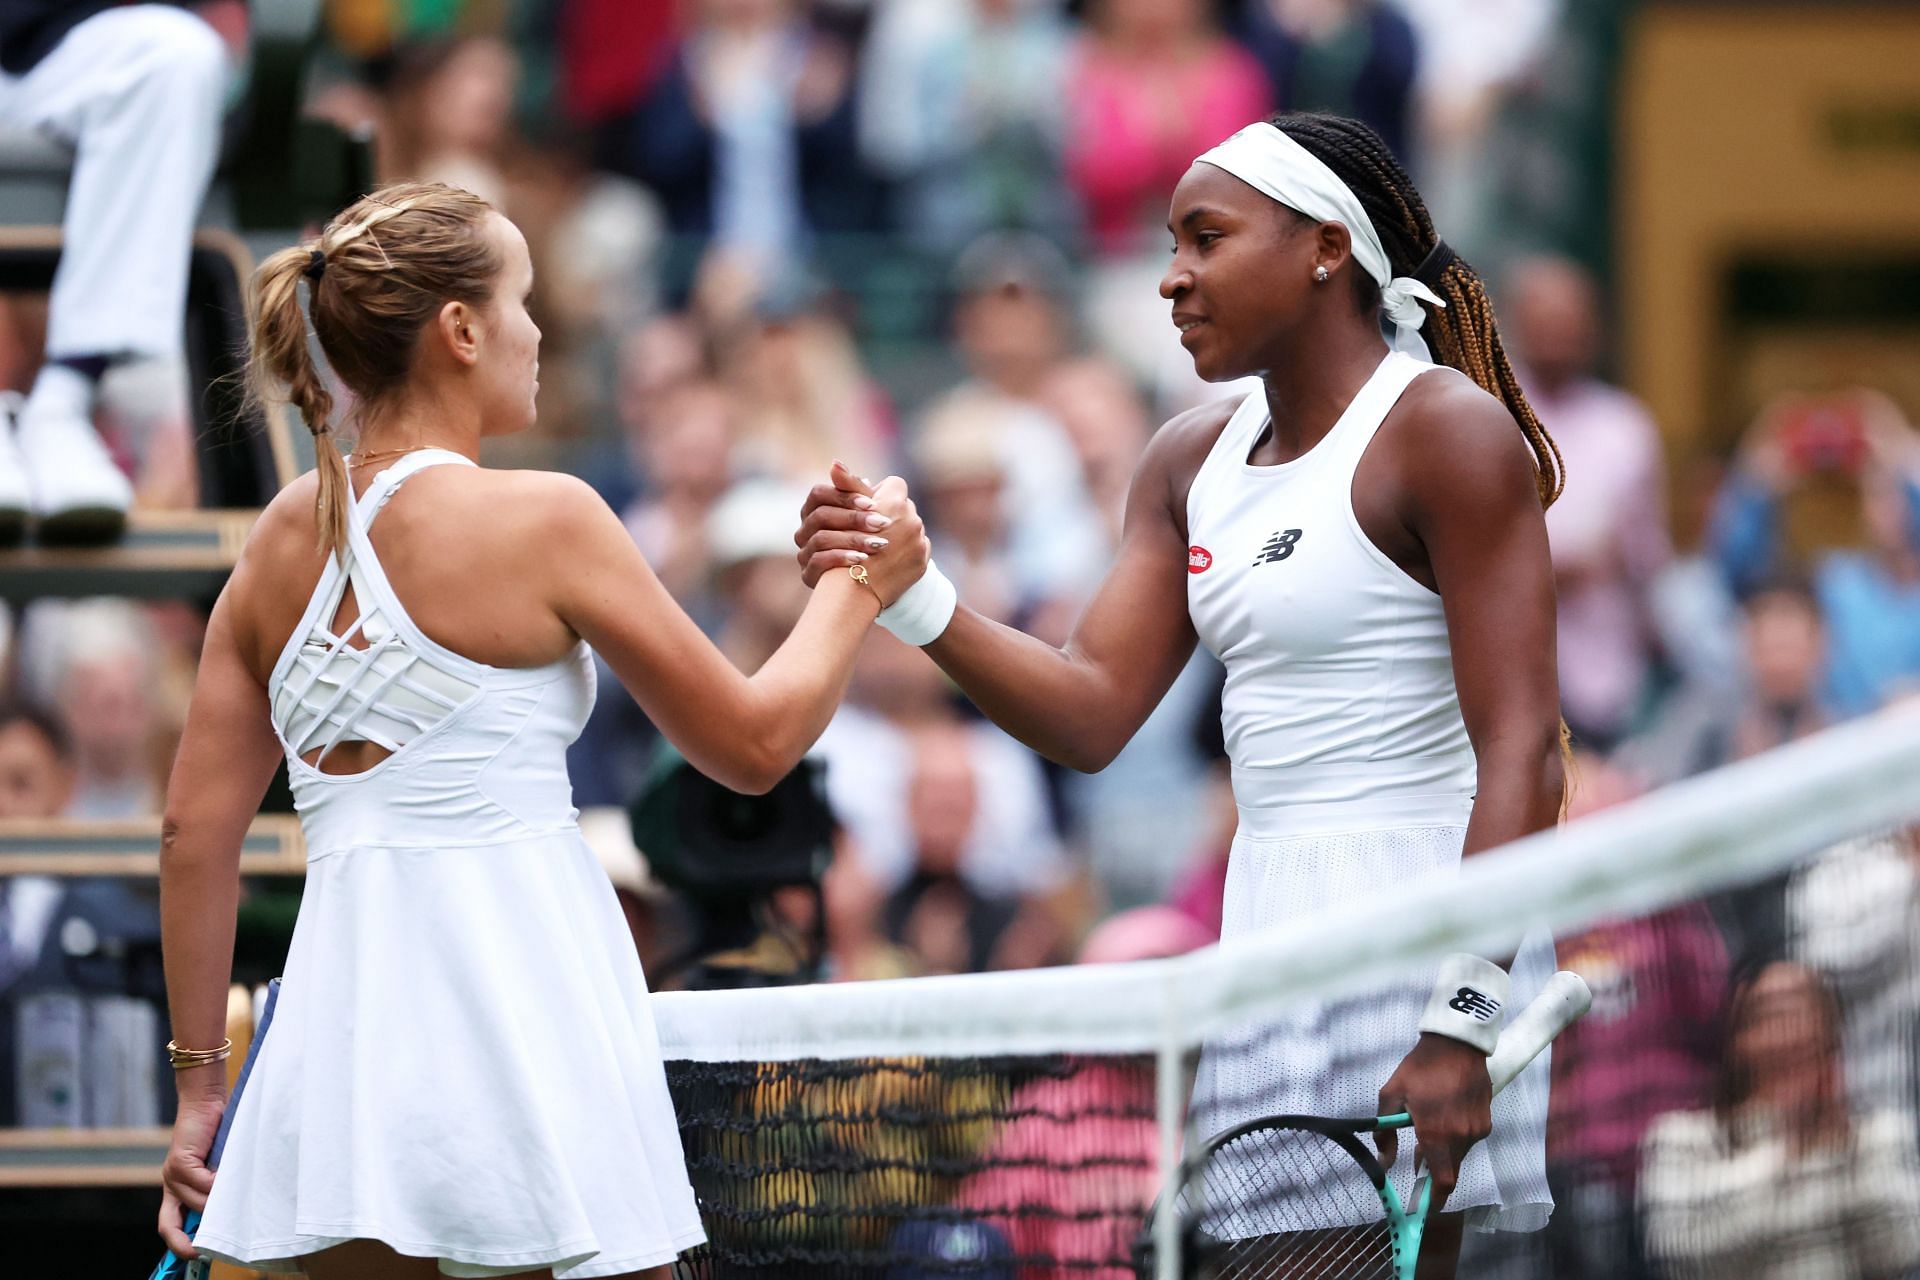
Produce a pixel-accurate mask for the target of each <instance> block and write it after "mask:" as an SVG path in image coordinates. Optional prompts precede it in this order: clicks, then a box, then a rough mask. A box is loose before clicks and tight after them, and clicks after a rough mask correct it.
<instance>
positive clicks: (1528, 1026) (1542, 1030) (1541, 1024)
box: [1487, 969, 1593, 1093]
mask: <svg viewBox="0 0 1920 1280" xmlns="http://www.w3.org/2000/svg"><path fill="white" fill-rule="evenodd" d="M1592 1003H1593V992H1591V991H1589V990H1588V989H1587V984H1586V981H1585V980H1584V979H1583V978H1581V976H1580V975H1579V974H1577V973H1574V972H1571V971H1570V970H1567V969H1562V970H1561V971H1560V972H1559V973H1556V974H1554V975H1553V976H1552V977H1551V978H1549V979H1547V984H1546V985H1545V986H1544V987H1542V988H1541V989H1540V994H1539V995H1537V996H1535V997H1534V998H1533V1001H1532V1002H1531V1003H1530V1004H1528V1005H1527V1007H1526V1008H1524V1009H1522V1010H1521V1011H1520V1014H1519V1016H1518V1017H1516V1018H1514V1020H1513V1021H1512V1022H1509V1023H1508V1024H1507V1025H1506V1027H1505V1028H1504V1029H1503V1030H1502V1031H1501V1032H1500V1043H1499V1044H1498V1045H1497V1046H1495V1048H1494V1050H1493V1055H1492V1056H1491V1057H1489V1058H1488V1059H1487V1074H1488V1075H1490V1076H1492V1077H1493V1091H1494V1092H1495V1093H1499V1092H1500V1091H1501V1090H1502V1089H1504V1088H1506V1087H1507V1086H1508V1085H1510V1084H1512V1083H1513V1078H1514V1077H1515V1076H1517V1075H1519V1074H1520V1073H1521V1072H1522V1071H1524V1070H1525V1069H1526V1066H1527V1064H1528V1063H1529V1062H1532V1061H1533V1060H1534V1059H1535V1058H1537V1057H1539V1056H1540V1051H1541V1050H1542V1049H1544V1048H1546V1047H1547V1046H1548V1045H1550V1044H1552V1043H1553V1038H1554V1037H1555V1036H1557V1035H1559V1034H1560V1033H1561V1032H1562V1031H1565V1030H1566V1029H1567V1028H1568V1027H1570V1026H1572V1025H1573V1024H1574V1023H1575V1022H1576V1021H1577V1020H1578V1019H1579V1017H1580V1015H1581V1014H1583V1013H1585V1012H1586V1011H1587V1006H1588V1005H1590V1004H1592Z"/></svg>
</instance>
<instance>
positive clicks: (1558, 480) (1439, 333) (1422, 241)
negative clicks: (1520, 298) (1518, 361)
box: [1268, 111, 1566, 507]
mask: <svg viewBox="0 0 1920 1280" xmlns="http://www.w3.org/2000/svg"><path fill="white" fill-rule="evenodd" d="M1268 123H1270V124H1272V125H1273V126H1274V127H1275V128H1276V129H1279V130H1280V131H1281V132H1282V133H1284V134H1286V135H1287V136H1288V137H1289V138H1292V139H1293V140H1294V141H1295V142H1297V143H1299V144H1300V145H1301V146H1303V147H1305V148H1306V149H1307V150H1308V151H1310V152H1312V153H1313V155H1314V156H1315V157H1316V158H1317V159H1319V160H1320V162H1321V163H1323V164H1325V165H1326V166H1327V167H1328V168H1329V169H1331V170H1333V172H1334V173H1335V174H1337V175H1339V177H1340V180H1341V181H1342V182H1344V183H1346V184H1347V186H1348V187H1349V188H1350V189H1351V190H1352V191H1353V194H1354V196H1355V197H1356V198H1357V199H1358V200H1359V201H1360V204H1361V207H1362V208H1364V209H1365V210H1366V211H1367V217H1368V218H1370V219H1371V220H1372V222H1373V229H1374V232H1375V234H1377V235H1378V236H1379V237H1380V244H1381V246H1382V247H1384V248H1385V249H1386V251H1387V259H1388V261H1389V263H1390V264H1391V266H1392V269H1393V274H1394V275H1396V276H1411V275H1413V274H1414V272H1415V270H1416V269H1418V268H1419V266H1420V265H1421V264H1422V263H1423V262H1425V261H1426V259H1427V255H1428V254H1429V253H1431V252H1432V251H1433V249H1434V246H1435V245H1437V244H1439V243H1440V237H1439V235H1438V234H1437V233H1436V232H1435V231H1434V229H1433V218H1432V217H1431V216H1430V215H1429V214H1428V213H1427V206H1426V202H1425V201H1423V200H1422V199H1421V198H1420V193H1419V191H1417V190H1415V189H1414V185H1413V179H1411V178H1409V177H1408V176H1407V171H1406V170H1405V169H1403V168H1401V167H1400V162H1399V161H1398V160H1395V159H1394V158H1393V152H1392V151H1391V150H1389V149H1388V147H1387V144H1386V143H1385V142H1384V141H1382V140H1381V137H1380V135H1379V134H1377V133H1375V132H1374V131H1373V130H1372V129H1370V128H1368V127H1367V126H1366V125H1364V124H1362V123H1360V122H1359V121H1358V120H1349V119H1346V118H1345V117H1343V116H1333V115H1323V114H1320V113H1318V112H1310V111H1289V112H1282V113H1281V114H1280V115H1277V116H1274V117H1273V118H1272V119H1271V120H1270V121H1269V122H1268ZM1353 274H1354V276H1355V277H1356V278H1357V280H1358V282H1359V283H1358V287H1359V289H1360V291H1361V295H1360V296H1361V303H1362V305H1363V306H1367V307H1370V308H1371V307H1377V306H1379V305H1380V286H1379V285H1378V284H1376V283H1375V282H1374V280H1373V278H1372V277H1371V276H1369V275H1368V274H1367V273H1366V272H1364V271H1356V272H1354V273H1353ZM1424 283H1426V284H1427V285H1428V286H1429V287H1430V288H1432V289H1433V291H1434V292H1435V293H1437V294H1439V295H1440V296H1441V297H1442V298H1444V299H1446V303H1447V305H1446V308H1445V310H1439V311H1434V310H1430V311H1429V313H1428V320H1427V324H1426V326H1425V327H1424V328H1423V329H1422V330H1421V332H1422V333H1423V334H1425V335H1426V337H1427V341H1428V343H1429V345H1431V346H1432V348H1433V353H1434V355H1435V357H1436V358H1438V359H1439V361H1440V362H1441V363H1442V364H1445V365H1448V366H1450V367H1452V368H1455V369H1458V370H1459V371H1460V372H1462V373H1464V374H1466V375H1467V376H1468V377H1469V378H1472V379H1473V380H1474V382H1476V383H1478V384H1479V385H1480V387H1481V388H1482V389H1483V390H1485V391H1487V392H1488V393H1490V394H1491V395H1494V396H1497V397H1498V398H1499V399H1500V402H1501V403H1502V404H1504V405H1506V406H1507V412H1509V413H1511V414H1512V415H1513V420H1514V421H1515V422H1516V423H1518V424H1519V426H1520V431H1521V433H1522V434H1523V435H1525V436H1526V438H1527V444H1528V446H1529V447H1531V448H1532V450H1533V458H1534V466H1535V469H1536V470H1537V472H1538V485H1539V490H1540V505H1541V506H1543V507H1548V506H1552V505H1553V501H1554V499H1555V498H1558V497H1559V496H1560V491H1561V490H1562V489H1563V488H1564V487H1565V485H1566V464H1565V462H1564V460H1563V459H1562V458H1561V456H1560V447H1559V446H1558V445H1556V444H1555V443H1554V442H1553V437H1552V436H1550V435H1548V434H1547V429H1546V428H1545V427H1544V426H1542V425H1541V424H1540V419H1539V418H1538V417H1537V416H1536V415H1535V414H1534V412H1533V406H1532V405H1530V404H1528V403H1527V397H1526V393H1525V392H1523V391H1521V389H1520V382H1519V379H1518V378H1516V377H1515V376H1514V373H1513V365H1512V364H1510V363H1509V362H1508V360H1507V353H1506V350H1505V349H1504V348H1503V347H1502V346H1501V345H1500V334H1499V331H1498V330H1497V329H1496V328H1495V327H1494V322H1493V302H1492V300H1491V299H1490V298H1488V297H1487V289H1486V285H1485V284H1484V283H1483V282H1482V281H1481V279H1480V276H1479V273H1478V272H1476V271H1475V270H1474V269H1473V268H1472V267H1470V266H1468V265H1467V263H1466V262H1465V260H1464V259H1461V258H1459V257H1454V258H1453V259H1452V261H1450V262H1448V263H1447V265H1446V267H1445V268H1444V269H1443V270H1442V271H1440V272H1439V273H1437V275H1433V276H1432V277H1431V278H1428V279H1426V280H1425V281H1424Z"/></svg>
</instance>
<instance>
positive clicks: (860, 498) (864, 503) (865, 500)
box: [853, 493, 873, 511]
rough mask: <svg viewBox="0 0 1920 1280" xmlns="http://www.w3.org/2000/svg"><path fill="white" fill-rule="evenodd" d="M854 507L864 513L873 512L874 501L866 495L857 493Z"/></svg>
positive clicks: (854, 498)
mask: <svg viewBox="0 0 1920 1280" xmlns="http://www.w3.org/2000/svg"><path fill="white" fill-rule="evenodd" d="M853 505H854V506H856V507H858V508H860V509H861V510H862V511H871V510H873V499H872V498H869V497H868V496H867V495H866V494H864V493H856V494H854V495H853Z"/></svg>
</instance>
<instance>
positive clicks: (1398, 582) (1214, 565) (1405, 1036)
mask: <svg viewBox="0 0 1920 1280" xmlns="http://www.w3.org/2000/svg"><path fill="white" fill-rule="evenodd" d="M1432 367H1433V366H1431V365H1428V364H1425V363H1422V362H1420V361H1418V360H1415V359H1413V358H1411V357H1409V356H1406V355H1403V354H1400V353H1397V352H1396V353H1392V354H1389V355H1388V356H1387V358H1386V359H1385V360H1384V361H1382V362H1381V364H1380V367H1379V368H1378V370H1376V371H1375V373H1374V374H1373V376H1372V377H1371V378H1370V379H1369V380H1368V382H1367V384H1366V385H1365V386H1364V387H1363V388H1362V389H1361V390H1360V392H1359V394H1358V395H1357V396H1355V397H1354V400H1353V402H1352V403H1351V404H1350V405H1348V407H1347V409H1346V411H1345V413H1343V414H1342V415H1341V417H1340V420H1339V421H1338V422H1337V423H1335V424H1334V426H1333V429H1332V430H1331V431H1330V432H1329V433H1328V434H1327V436H1326V438H1325V439H1323V440H1321V441H1320V442H1319V443H1318V444H1316V445H1315V446H1314V447H1313V448H1312V449H1310V450H1309V451H1308V452H1307V453H1305V454H1304V455H1302V456H1301V457H1299V458H1296V459H1294V460H1293V461H1291V462H1287V463H1282V464H1279V465H1276V466H1254V465H1251V464H1250V463H1248V461H1247V458H1248V456H1249V454H1250V453H1251V452H1252V449H1253V446H1254V444H1255V442H1256V441H1257V440H1258V439H1259V438H1260V435H1261V434H1262V432H1263V430H1264V429H1265V427H1266V425H1267V411H1266V401H1265V397H1264V395H1263V393H1262V392H1259V391H1255V392H1254V393H1253V394H1251V395H1249V396H1248V397H1247V398H1246V399H1245V400H1244V401H1242V402H1241V404H1240V407H1239V409H1238V410H1236V411H1235V413H1234V415H1233V417H1232V419H1231V420H1230V421H1229V422H1228V423H1227V425H1226V428H1225V429H1224V430H1222V431H1221V433H1220V437H1219V439H1218V440H1217V441H1216V442H1215V444H1214V446H1213V449H1212V451H1211V452H1210V453H1209V454H1208V455H1207V458H1206V461H1205V462H1204V463H1203V464H1202V465H1201V468H1200V471H1199V473H1198V475H1196V476H1195V478H1194V481H1193V487H1192V489H1191V491H1190V492H1189V494H1188V497H1187V529H1188V534H1189V537H1188V540H1189V542H1190V543H1191V544H1192V550H1191V551H1190V552H1189V561H1188V570H1189V577H1188V580H1187V604H1188V609H1189V610H1190V612H1191V614H1192V617H1193V623H1194V626H1195V628H1196V629H1197V630H1198V632H1199V635H1200V639H1201V641H1202V642H1203V643H1204V644H1205V645H1206V646H1207V648H1208V649H1210V650H1211V651H1212V652H1213V653H1214V654H1215V655H1216V656H1217V657H1218V658H1219V659H1220V660H1221V661H1222V662H1223V663H1225V664H1226V668H1227V681H1226V693H1225V697H1224V701H1223V708H1222V711H1223V718H1224V728H1225V733H1226V745H1227V754H1228V756H1229V758H1230V759H1231V762H1232V766H1233V791H1234V799H1235V801H1236V803H1237V805H1238V807H1239V811H1240V824H1239V829H1238V831H1237V833H1236V834H1235V836H1234V841H1233V850H1232V856H1231V860H1230V862H1229V864H1228V870H1227V885H1226V901H1225V916H1224V927H1223V935H1224V937H1225V938H1227V939H1231V938H1232V937H1233V936H1234V935H1236V934H1243V933H1248V932H1252V931H1254V930H1261V929H1271V928H1273V927H1275V926H1278V925H1283V924H1285V923H1287V922H1289V921H1293V920H1300V919H1306V918H1311V917H1313V916H1314V915H1316V914H1318V913H1320V912H1322V911H1323V910H1324V909H1326V908H1327V907H1330V906H1332V905H1334V904H1341V903H1348V902H1351V901H1353V900H1354V899H1370V900H1373V901H1377V902H1379V903H1380V904H1381V908H1382V912H1381V919H1382V924H1383V927H1391V921H1392V919H1393V905H1392V904H1393V900H1394V897H1395V895H1398V894H1400V893H1402V892H1403V891H1405V890H1407V889H1408V888H1409V887H1410V886H1411V885H1413V884H1414V882H1416V881H1418V880H1420V879H1422V878H1425V877H1430V876H1440V875H1447V874H1450V873H1452V872H1454V871H1455V870H1456V869H1457V868H1458V867H1459V865H1460V855H1461V846H1462V843H1463V841H1464V839H1465V835H1466V824H1467V818H1468V816H1469V813H1470V811H1471V809H1472V805H1473V796H1474V790H1475V786H1476V776H1475V770H1474V756H1473V748H1472V746H1471V744H1470V743H1469V742H1468V740H1467V730H1466V725H1465V722H1464V721H1463V720H1462V719H1461V716H1460V703H1459V698H1458V695H1457V693H1456V691H1455V686H1454V678H1453V663H1452V655H1451V652H1450V650H1449V647H1448V643H1447V625H1446V618H1445V617H1444V616H1443V614H1442V612H1441V607H1440V597H1439V596H1438V595H1436V594H1435V593H1434V592H1432V591H1429V590H1428V589H1427V588H1425V587H1423V586H1421V585H1420V584H1419V583H1416V582H1415V581H1413V579H1411V578H1409V577H1408V576H1407V575H1406V573H1405V572H1403V571H1402V570H1401V569H1400V568H1399V566H1397V565H1395V564H1394V563H1393V562H1392V561H1391V560H1390V559H1388V558H1387V556H1386V555H1385V554H1383V553H1382V552H1381V551H1380V550H1379V549H1378V548H1377V547H1375V546H1374V545H1373V543H1372V542H1371V541H1369V540H1368V538H1367V536H1366V534H1365V533H1364V532H1362V530H1361V528H1360V522H1359V520H1358V519H1357V518H1356V517H1355V515H1354V513H1353V499H1352V490H1353V477H1354V471H1355V469H1356V468H1357V467H1358V465H1359V462H1360V458H1361V455H1362V454H1363V453H1365V451H1366V448H1367V445H1368V444H1369V443H1370V442H1371V441H1372V440H1373V437H1374V435H1375V433H1376V432H1377V431H1378V430H1379V428H1380V424H1381V422H1382V420H1383V419H1384V418H1385V417H1386V415H1387V413H1388V411H1389V410H1390V409H1392V407H1393V406H1394V404H1395V403H1396V402H1397V401H1398V400H1399V398H1400V395H1401V393H1402V392H1403V391H1405V390H1406V388H1407V386H1408V385H1409V384H1410V383H1412V381H1413V380H1414V379H1415V378H1416V377H1418V376H1419V375H1420V374H1421V373H1423V372H1426V371H1428V370H1430V369H1431V368H1432ZM1552 969H1553V943H1552V940H1551V938H1548V937H1546V936H1544V935H1543V936H1541V937H1540V938H1538V939H1530V940H1529V943H1528V945H1527V946H1525V947H1524V948H1523V949H1522V951H1521V954H1520V957H1519V959H1518V960H1517V961H1516V963H1515V964H1514V967H1513V990H1512V1001H1513V1007H1514V1008H1516V1009H1517V1008H1519V1007H1521V1006H1523V1005H1524V1004H1525V1003H1526V1002H1527V1001H1528V1000H1530V999H1531V998H1532V997H1533V995H1534V994H1535V993H1536V992H1537V991H1538V990H1539V988H1540V986H1541V984H1542V983H1544V982H1545V980H1546V979H1547V977H1548V976H1549V975H1550V974H1551V973H1552ZM1433 982H1434V972H1433V970H1432V969H1431V968H1427V969H1424V970H1423V971H1421V972H1416V973H1409V974H1408V975H1407V976H1406V978H1405V979H1404V980H1403V981H1400V982H1397V983H1395V984H1393V985H1391V986H1390V987H1388V988H1386V989H1383V990H1374V991H1369V992H1364V993H1358V994H1355V995H1353V996H1351V997H1348V998H1344V999H1339V1000H1334V1001H1328V1002H1319V1003H1315V1004H1311V1005H1300V1006H1294V1007H1290V1008H1289V1009H1288V1010H1286V1011H1285V1013H1284V1014H1283V1015H1281V1016H1279V1017H1274V1018H1263V1019H1261V1020H1260V1022H1259V1024H1258V1025H1249V1026H1246V1027H1243V1028H1239V1029H1236V1030H1235V1031H1234V1032H1232V1033H1230V1034H1228V1035H1225V1036H1222V1037H1221V1038H1220V1039H1219V1040H1218V1041H1215V1042H1210V1043H1209V1044H1208V1046H1207V1047H1206V1050H1205V1052H1204V1053H1203V1054H1202V1058H1201V1064H1200V1071H1199V1077H1198V1080H1197V1082H1196V1085H1195V1090H1194V1102H1193V1108H1194V1119H1195V1127H1196V1130H1197V1132H1198V1134H1199V1135H1200V1136H1201V1137H1203V1138H1204V1137H1209V1136H1212V1135H1213V1134H1216V1133H1219V1132H1221V1131H1222V1130H1224V1129H1227V1128H1229V1127H1231V1126H1232V1125H1235V1124H1238V1123H1241V1122H1242V1121H1246V1120H1252V1119H1255V1118H1257V1117H1260V1116H1267V1115H1276V1114H1307V1115H1326V1116H1369V1115H1372V1114H1374V1111H1375V1106H1376V1103H1377V1101H1378V1098H1377V1095H1378V1092H1379V1088H1380V1086H1381V1085H1383V1084H1385V1083H1386V1081H1387V1077H1388V1076H1390V1075H1391V1074H1392V1073H1393V1070H1394V1068H1395V1067H1396V1066H1398V1065H1399V1062H1400V1060H1401V1058H1402V1057H1404V1056H1405V1055H1406V1053H1407V1051H1408V1050H1410V1049H1411V1048H1412V1047H1413V1045H1414V1042H1415V1041H1416V1040H1417V1039H1418V1038H1419V1032H1418V1031H1417V1029H1416V1024H1417V1023H1418V1021H1419V1018H1420V1014H1421V1011H1422V1010H1423V1009H1424V1007H1425V1005H1426V1000H1427V996H1428V994H1429V993H1430V992H1431V990H1432V988H1433ZM1546 1104H1547V1055H1545V1054H1542V1055H1541V1057H1540V1058H1539V1059H1538V1060H1537V1061H1535V1062H1534V1064H1533V1065H1532V1066H1531V1067H1530V1068H1528V1070H1527V1071H1525V1072H1524V1073H1522V1075H1521V1077H1520V1078H1519V1079H1518V1080H1516V1081H1515V1082H1514V1083H1513V1084H1512V1085H1511V1086H1510V1087H1509V1088H1508V1089H1507V1090H1506V1091H1505V1092H1504V1093H1503V1094H1501V1095H1500V1097H1499V1098H1497V1099H1496V1100H1495V1102H1494V1108H1493V1135H1492V1137H1491V1138H1489V1139H1488V1140H1487V1141H1485V1142H1483V1143H1480V1144H1479V1145H1477V1146H1476V1147H1475V1148H1474V1149H1473V1150H1472V1151H1471V1152H1470V1153H1469V1154H1468V1156H1467V1158H1466V1161H1465V1162H1464V1163H1463V1164H1462V1166H1461V1169H1460V1178H1459V1182H1458V1184H1457V1186H1456V1188H1455V1190H1454V1192H1453V1195H1452V1197H1451V1198H1450V1199H1449V1200H1448V1202H1447V1208H1448V1209H1449V1210H1456V1209H1473V1210H1475V1212H1474V1213H1473V1215H1472V1217H1471V1219H1470V1220H1471V1221H1473V1222H1474V1223H1475V1224H1476V1225H1479V1226H1483V1227H1487V1228H1489V1229H1506V1230H1534V1229H1537V1228H1538V1227H1540V1226H1541V1225H1543V1224H1544V1223H1545V1221H1546V1217H1547V1214H1548V1212H1549V1211H1550V1210H1551V1207H1552V1200H1551V1197H1550V1196H1549V1195H1548V1192H1547V1184H1546V1171H1545V1156H1544V1132H1545V1121H1546ZM1412 1146H1413V1144H1412V1142H1411V1141H1410V1140H1403V1141H1402V1143H1401V1149H1402V1155H1401V1158H1400V1161H1399V1167H1398V1171H1397V1172H1398V1173H1399V1174H1400V1175H1404V1174H1405V1171H1406V1170H1408V1169H1409V1168H1410V1166H1411V1153H1412ZM1396 1180H1398V1181H1402V1185H1403V1188H1404V1177H1400V1178H1397V1179H1396ZM1210 1225H1211V1227H1212V1229H1214V1230H1216V1232H1217V1233H1218V1234H1220V1235H1222V1236H1232V1235H1234V1234H1245V1232H1241V1233H1236V1232H1235V1231H1233V1230H1232V1229H1231V1228H1230V1227H1227V1228H1225V1229H1221V1226H1220V1224H1210ZM1292 1225H1294V1226H1295V1227H1297V1228H1299V1229H1306V1228H1312V1227H1319V1226H1331V1225H1335V1224H1333V1223H1326V1222H1314V1221H1302V1222H1300V1223H1297V1224H1292Z"/></svg>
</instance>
